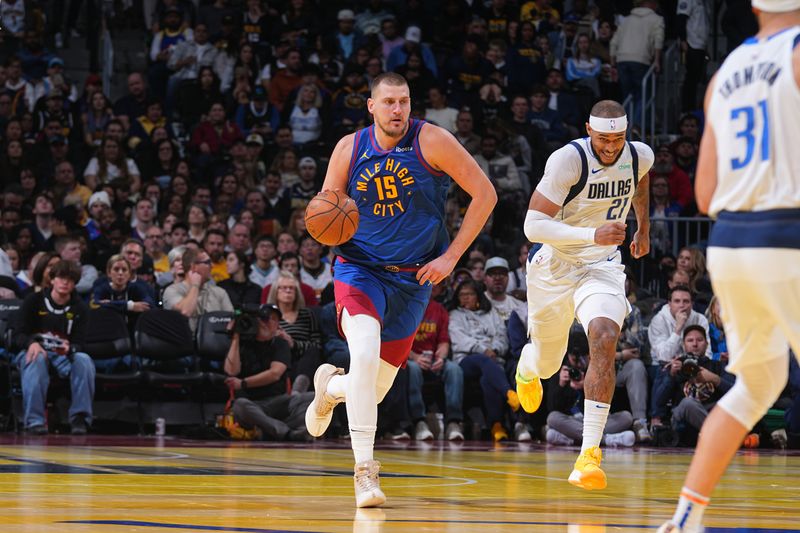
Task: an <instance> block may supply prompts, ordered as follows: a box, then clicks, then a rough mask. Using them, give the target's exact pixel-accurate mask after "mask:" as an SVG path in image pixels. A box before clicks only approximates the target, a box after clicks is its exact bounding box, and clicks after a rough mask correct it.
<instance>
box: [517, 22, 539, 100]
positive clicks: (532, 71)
mask: <svg viewBox="0 0 800 533" xmlns="http://www.w3.org/2000/svg"><path fill="white" fill-rule="evenodd" d="M508 54H509V60H508V61H509V67H508V87H509V90H511V91H512V92H524V91H526V90H527V89H528V88H529V87H532V86H534V85H536V84H540V83H544V79H545V72H546V68H545V65H544V59H543V57H542V51H541V50H540V49H539V47H538V45H537V44H536V28H534V26H533V24H532V23H531V22H530V21H524V22H522V23H520V25H519V40H518V41H517V42H516V43H514V44H513V45H512V46H511V48H510V49H509V51H508Z"/></svg>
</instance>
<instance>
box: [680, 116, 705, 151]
mask: <svg viewBox="0 0 800 533" xmlns="http://www.w3.org/2000/svg"><path fill="white" fill-rule="evenodd" d="M678 133H680V135H681V137H689V138H690V139H692V141H693V142H694V143H695V144H696V145H699V144H700V136H701V133H702V132H701V131H700V119H699V118H697V116H696V115H692V114H691V113H685V114H684V115H682V116H681V118H680V120H679V121H678Z"/></svg>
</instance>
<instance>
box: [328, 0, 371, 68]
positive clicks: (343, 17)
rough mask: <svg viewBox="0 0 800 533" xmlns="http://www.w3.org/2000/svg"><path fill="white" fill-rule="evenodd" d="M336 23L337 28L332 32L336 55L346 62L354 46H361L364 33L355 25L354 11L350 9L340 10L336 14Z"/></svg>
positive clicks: (354, 48) (353, 50) (351, 54)
mask: <svg viewBox="0 0 800 533" xmlns="http://www.w3.org/2000/svg"><path fill="white" fill-rule="evenodd" d="M336 23H337V26H336V28H337V30H336V33H335V34H334V39H336V57H337V58H339V59H340V60H341V61H343V62H345V63H346V62H347V61H349V60H350V58H351V57H352V56H353V53H354V52H355V50H356V48H358V47H359V46H361V44H362V42H363V40H364V35H363V34H362V33H361V30H359V29H357V28H356V27H355V13H353V10H352V9H342V10H340V11H339V14H338V15H337V16H336Z"/></svg>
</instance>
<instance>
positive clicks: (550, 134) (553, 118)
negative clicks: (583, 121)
mask: <svg viewBox="0 0 800 533" xmlns="http://www.w3.org/2000/svg"><path fill="white" fill-rule="evenodd" d="M530 101H531V110H530V113H529V115H528V116H529V117H530V121H531V123H532V124H534V125H535V126H537V127H538V128H539V130H541V132H542V134H543V135H544V138H545V142H546V143H547V151H548V152H554V151H555V150H558V149H559V148H561V147H562V146H564V143H565V142H566V140H567V129H566V128H565V127H564V122H563V120H562V118H561V115H559V114H558V112H557V111H554V110H553V109H550V108H549V107H548V106H547V104H548V102H549V101H550V91H548V90H547V87H545V86H544V85H537V86H535V87H534V88H533V90H532V91H531V98H530Z"/></svg>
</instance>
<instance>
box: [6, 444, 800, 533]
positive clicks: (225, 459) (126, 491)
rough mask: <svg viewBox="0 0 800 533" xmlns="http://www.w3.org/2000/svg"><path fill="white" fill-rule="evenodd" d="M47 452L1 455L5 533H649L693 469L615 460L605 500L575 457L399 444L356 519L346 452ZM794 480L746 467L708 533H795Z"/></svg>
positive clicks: (711, 515) (379, 454)
mask: <svg viewBox="0 0 800 533" xmlns="http://www.w3.org/2000/svg"><path fill="white" fill-rule="evenodd" d="M47 442H48V444H49V445H46V446H39V445H32V444H28V443H26V444H24V445H18V444H16V443H15V444H10V445H5V446H0V472H1V473H0V524H3V527H2V531H9V532H13V533H27V532H37V533H38V532H51V531H52V532H56V531H58V532H67V533H69V532H73V531H86V532H104V533H105V532H109V533H112V532H126V531H130V532H132V531H135V532H141V533H160V532H171V533H181V532H184V531H191V532H196V531H222V532H234V531H238V532H252V533H266V532H270V531H314V532H319V531H324V532H344V531H347V532H350V531H353V532H362V531H363V532H368V533H377V532H382V531H387V532H400V531H413V532H415V533H416V532H423V531H453V532H458V533H465V532H472V531H476V532H477V531H481V532H484V531H554V532H555V531H565V532H569V533H574V532H593V533H594V532H611V531H624V532H638V531H652V530H653V528H654V527H655V526H657V525H658V524H660V522H661V521H663V520H664V519H665V518H667V517H669V516H671V514H672V512H673V509H674V503H675V497H676V494H677V492H678V490H679V489H680V486H681V484H682V482H683V477H684V475H685V472H686V468H687V467H688V463H689V460H690V458H691V456H690V455H689V454H688V453H665V452H664V451H662V450H640V451H636V450H634V451H628V450H625V451H616V450H607V451H606V453H605V457H604V462H603V465H604V468H605V470H606V473H607V474H608V478H609V486H608V489H607V490H604V491H598V492H587V491H583V490H580V489H577V488H575V487H572V486H571V485H569V484H568V483H567V481H566V477H567V476H568V475H569V472H570V470H571V468H572V464H573V462H574V460H575V457H576V454H577V449H574V448H573V449H564V448H543V447H537V446H524V445H523V446H519V445H516V444H510V445H506V446H501V447H497V448H493V447H491V446H488V445H487V446H471V445H469V444H467V445H460V446H449V445H447V444H445V445H439V444H438V443H437V444H434V445H427V446H422V447H414V446H412V447H409V448H408V449H405V448H404V447H403V446H397V447H394V446H390V447H387V448H385V449H379V450H377V451H376V454H375V455H376V458H377V459H378V460H380V461H381V462H382V464H383V467H384V469H383V471H382V476H381V485H382V487H383V489H384V491H385V492H386V494H387V496H388V498H389V501H388V503H387V505H386V506H385V507H384V508H382V509H380V510H361V511H358V512H357V511H356V509H355V507H354V499H353V482H352V461H353V460H352V455H351V452H350V451H349V450H348V449H347V448H346V447H345V446H343V445H342V444H336V445H329V444H326V445H317V446H313V447H308V448H300V447H287V448H279V447H264V446H260V445H257V444H243V445H231V446H222V447H219V446H209V447H202V446H191V447H190V446H186V447H171V446H167V445H163V444H164V443H166V444H169V443H170V442H175V443H179V442H178V441H170V440H169V439H167V440H166V441H164V440H163V439H162V440H155V439H153V440H146V439H138V440H137V444H142V445H137V446H129V445H128V446H108V445H103V446H91V445H77V444H76V443H74V442H73V441H70V440H69V439H64V440H61V441H59V440H58V439H57V438H56V439H54V438H51V439H49V440H48V441H47ZM107 442H108V439H106V441H105V443H106V444H107ZM119 442H120V443H124V442H125V441H124V440H120V441H119ZM798 474H800V457H796V456H787V455H774V454H757V453H747V454H743V455H739V456H738V457H737V458H736V460H735V461H734V464H733V465H732V467H731V469H730V471H729V473H728V474H727V475H726V477H725V478H724V480H723V483H722V485H721V486H720V488H719V489H718V490H717V492H716V493H715V494H714V496H713V499H712V506H711V508H710V510H709V512H708V513H707V516H708V521H707V524H708V525H710V526H713V527H711V528H709V533H714V532H719V531H736V530H737V529H735V528H745V527H747V528H756V529H751V531H761V532H762V533H764V532H765V531H775V530H785V531H795V530H796V529H795V528H799V527H800V526H797V524H800V488H798V487H797V486H795V480H796V479H798ZM721 528H733V529H721ZM770 528H771V529H770Z"/></svg>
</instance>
